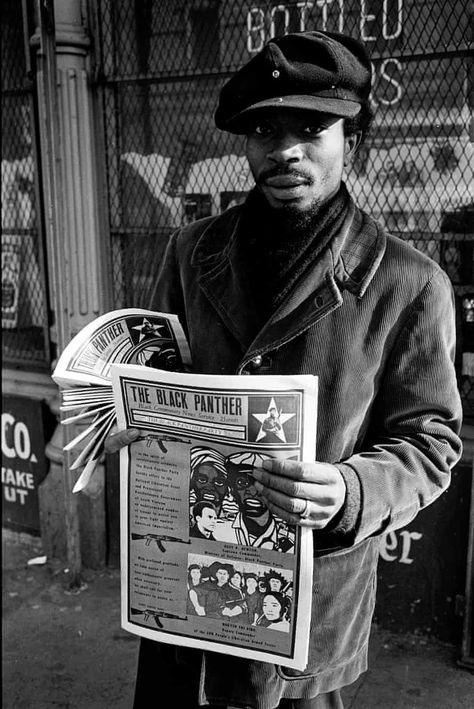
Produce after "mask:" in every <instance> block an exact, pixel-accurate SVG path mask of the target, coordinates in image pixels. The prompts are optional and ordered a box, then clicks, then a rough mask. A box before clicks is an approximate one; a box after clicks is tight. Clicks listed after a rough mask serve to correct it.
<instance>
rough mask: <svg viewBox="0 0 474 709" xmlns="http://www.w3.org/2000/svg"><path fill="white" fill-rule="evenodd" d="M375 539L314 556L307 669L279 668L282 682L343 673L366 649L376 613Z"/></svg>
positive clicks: (377, 544) (376, 541) (377, 547)
mask: <svg viewBox="0 0 474 709" xmlns="http://www.w3.org/2000/svg"><path fill="white" fill-rule="evenodd" d="M378 549H379V542H378V539H375V538H372V539H368V540H365V541H363V542H361V543H360V544H358V545H357V546H355V547H350V548H349V549H343V550H341V551H338V552H336V553H334V554H328V555H327V556H321V557H316V558H315V559H314V571H313V602H312V610H311V627H310V637H309V653H308V664H307V666H306V668H305V669H304V670H302V671H299V670H293V669H290V668H288V667H279V668H278V673H279V675H280V676H281V677H283V678H284V679H287V680H290V679H302V678H304V677H313V676H315V675H318V674H320V673H322V672H327V671H330V670H334V671H336V670H337V668H341V669H342V668H344V667H346V666H347V665H349V664H350V663H351V662H352V661H355V659H356V658H360V654H361V652H363V651H364V648H365V649H366V648H367V644H368V639H369V634H370V625H371V621H372V616H373V612H374V605H375V591H376V573H377V560H378Z"/></svg>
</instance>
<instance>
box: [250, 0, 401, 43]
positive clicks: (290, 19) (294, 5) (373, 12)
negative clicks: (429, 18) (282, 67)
mask: <svg viewBox="0 0 474 709" xmlns="http://www.w3.org/2000/svg"><path fill="white" fill-rule="evenodd" d="M403 4H404V0H382V2H380V1H379V2H378V3H377V6H375V5H374V3H371V2H369V1H368V0H359V2H358V3H357V4H355V3H354V2H347V0H297V2H289V3H281V4H276V5H270V6H268V5H264V6H262V5H256V6H254V7H251V8H250V10H249V11H248V13H247V49H248V51H249V52H259V51H260V50H261V49H262V47H263V45H264V44H265V43H266V42H268V40H269V39H270V38H271V37H275V36H276V35H279V34H287V33H288V32H304V31H305V30H312V29H315V28H316V26H317V28H318V29H320V30H323V31H326V30H329V31H334V30H336V31H338V32H346V31H349V32H354V29H355V28H354V24H357V30H358V34H359V36H360V38H361V39H362V40H363V41H364V42H377V41H378V40H379V39H383V40H384V42H385V43H387V42H388V41H390V40H396V39H398V38H399V37H400V36H401V34H402V29H403V20H404V7H403Z"/></svg>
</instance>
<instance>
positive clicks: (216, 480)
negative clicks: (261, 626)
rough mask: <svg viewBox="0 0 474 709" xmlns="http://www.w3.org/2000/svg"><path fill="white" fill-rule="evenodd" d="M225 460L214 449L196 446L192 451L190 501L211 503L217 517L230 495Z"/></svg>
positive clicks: (191, 502)
mask: <svg viewBox="0 0 474 709" xmlns="http://www.w3.org/2000/svg"><path fill="white" fill-rule="evenodd" d="M224 461H225V458H224V456H223V455H221V454H220V453H219V451H215V450H213V449H212V448H205V447H200V446H196V447H194V448H193V449H192V451H191V482H190V485H189V501H190V504H191V505H193V504H194V503H195V502H210V503H211V504H212V505H213V506H214V508H215V510H216V512H217V515H220V514H221V510H222V505H223V503H224V499H225V496H226V495H227V493H228V485H227V469H226V467H225V465H224Z"/></svg>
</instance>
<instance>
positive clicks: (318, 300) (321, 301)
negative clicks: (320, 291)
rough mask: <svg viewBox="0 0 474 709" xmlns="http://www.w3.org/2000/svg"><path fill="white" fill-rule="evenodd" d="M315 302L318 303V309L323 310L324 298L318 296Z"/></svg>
mask: <svg viewBox="0 0 474 709" xmlns="http://www.w3.org/2000/svg"><path fill="white" fill-rule="evenodd" d="M315 302H316V305H317V306H318V308H322V307H323V305H324V298H323V296H322V295H317V296H316V298H315Z"/></svg>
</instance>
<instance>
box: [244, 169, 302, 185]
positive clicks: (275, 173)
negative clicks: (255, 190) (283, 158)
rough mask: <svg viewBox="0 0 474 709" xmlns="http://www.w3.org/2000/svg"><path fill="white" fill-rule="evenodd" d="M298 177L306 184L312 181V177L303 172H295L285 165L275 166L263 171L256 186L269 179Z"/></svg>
mask: <svg viewBox="0 0 474 709" xmlns="http://www.w3.org/2000/svg"><path fill="white" fill-rule="evenodd" d="M282 175H284V176H285V177H298V178H302V179H304V180H307V181H308V182H311V181H312V176H311V175H310V174H309V173H307V172H306V171H305V170H296V169H295V168H294V167H289V166H287V165H275V166H274V167H270V168H268V170H263V172H261V173H260V175H259V176H258V180H257V184H261V183H262V182H265V181H266V180H268V179H269V178H270V177H281V176H282Z"/></svg>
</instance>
